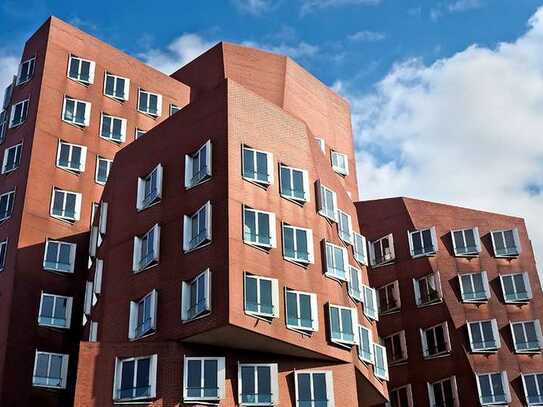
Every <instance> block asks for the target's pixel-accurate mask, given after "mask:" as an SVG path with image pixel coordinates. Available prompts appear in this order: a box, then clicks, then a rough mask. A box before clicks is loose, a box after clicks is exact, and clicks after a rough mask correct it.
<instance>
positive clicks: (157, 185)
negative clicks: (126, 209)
mask: <svg viewBox="0 0 543 407" xmlns="http://www.w3.org/2000/svg"><path fill="white" fill-rule="evenodd" d="M163 173H164V169H163V167H162V164H158V165H157V166H156V167H155V168H153V170H152V171H151V172H150V173H149V174H147V175H146V176H145V177H139V178H138V196H137V203H136V208H137V209H138V211H141V210H143V209H145V208H148V207H149V206H151V205H153V204H155V203H157V202H159V201H160V199H161V198H162V178H163Z"/></svg>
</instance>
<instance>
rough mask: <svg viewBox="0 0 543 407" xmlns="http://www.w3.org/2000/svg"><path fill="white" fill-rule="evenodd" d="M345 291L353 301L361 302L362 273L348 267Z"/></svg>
mask: <svg viewBox="0 0 543 407" xmlns="http://www.w3.org/2000/svg"><path fill="white" fill-rule="evenodd" d="M347 290H348V292H349V295H350V296H351V298H352V299H353V300H355V301H358V302H362V297H363V294H362V271H361V270H360V269H358V268H356V267H353V266H349V274H348V275H347Z"/></svg>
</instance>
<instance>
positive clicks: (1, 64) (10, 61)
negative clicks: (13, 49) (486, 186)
mask: <svg viewBox="0 0 543 407" xmlns="http://www.w3.org/2000/svg"><path fill="white" fill-rule="evenodd" d="M18 66H19V58H16V57H15V56H13V55H10V54H6V53H3V52H1V51H0V104H1V103H2V98H3V97H4V93H3V92H4V89H5V88H6V87H7V86H8V85H9V84H10V83H11V81H12V79H13V75H15V74H17V69H18ZM0 108H1V106H0Z"/></svg>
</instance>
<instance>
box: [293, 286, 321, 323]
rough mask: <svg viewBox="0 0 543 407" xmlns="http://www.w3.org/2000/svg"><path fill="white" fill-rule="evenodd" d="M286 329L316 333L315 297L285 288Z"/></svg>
mask: <svg viewBox="0 0 543 407" xmlns="http://www.w3.org/2000/svg"><path fill="white" fill-rule="evenodd" d="M285 307H286V313H287V328H290V329H294V330H300V331H318V330H319V319H318V309H317V295H316V294H312V293H305V292H301V291H294V290H290V289H288V288H285Z"/></svg>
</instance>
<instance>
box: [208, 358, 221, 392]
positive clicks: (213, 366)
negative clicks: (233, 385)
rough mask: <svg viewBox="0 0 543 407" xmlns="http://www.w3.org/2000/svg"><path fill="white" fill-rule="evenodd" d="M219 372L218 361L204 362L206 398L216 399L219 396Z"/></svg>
mask: <svg viewBox="0 0 543 407" xmlns="http://www.w3.org/2000/svg"><path fill="white" fill-rule="evenodd" d="M217 371H218V365H217V360H205V361H204V397H216V396H217V395H218V394H219V388H218V383H217Z"/></svg>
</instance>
